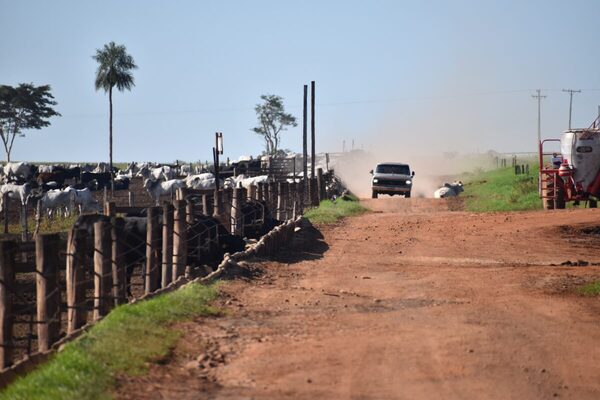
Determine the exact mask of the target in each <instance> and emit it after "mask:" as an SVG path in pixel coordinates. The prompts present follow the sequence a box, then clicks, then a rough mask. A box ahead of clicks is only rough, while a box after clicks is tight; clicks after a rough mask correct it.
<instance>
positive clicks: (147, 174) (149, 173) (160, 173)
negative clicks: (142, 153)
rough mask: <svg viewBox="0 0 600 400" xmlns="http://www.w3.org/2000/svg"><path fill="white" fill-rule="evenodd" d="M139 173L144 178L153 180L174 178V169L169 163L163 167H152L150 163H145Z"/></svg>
mask: <svg viewBox="0 0 600 400" xmlns="http://www.w3.org/2000/svg"><path fill="white" fill-rule="evenodd" d="M137 175H138V176H141V177H142V178H144V179H150V180H153V181H162V180H164V181H168V180H171V179H173V171H172V169H171V167H169V166H168V165H164V166H162V167H157V168H152V167H150V166H149V165H144V166H143V167H142V168H140V170H139V172H138V173H137Z"/></svg>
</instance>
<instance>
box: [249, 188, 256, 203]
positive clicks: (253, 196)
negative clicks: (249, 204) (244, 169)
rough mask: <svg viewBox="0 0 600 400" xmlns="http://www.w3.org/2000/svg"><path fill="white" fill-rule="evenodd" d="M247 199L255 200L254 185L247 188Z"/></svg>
mask: <svg viewBox="0 0 600 400" xmlns="http://www.w3.org/2000/svg"><path fill="white" fill-rule="evenodd" d="M248 198H249V199H252V200H256V185H250V186H249V187H248Z"/></svg>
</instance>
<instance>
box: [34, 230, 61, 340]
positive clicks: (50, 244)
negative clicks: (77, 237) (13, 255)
mask: <svg viewBox="0 0 600 400" xmlns="http://www.w3.org/2000/svg"><path fill="white" fill-rule="evenodd" d="M59 242H60V240H59V235H58V234H56V233H52V234H46V235H38V236H37V238H36V241H35V243H36V249H35V253H36V300H37V321H38V325H37V328H38V329H37V332H38V350H39V351H46V350H48V349H49V348H50V346H52V344H54V342H56V341H57V340H58V338H59V334H60V301H61V300H60V287H59V268H58V264H59V257H58V246H59Z"/></svg>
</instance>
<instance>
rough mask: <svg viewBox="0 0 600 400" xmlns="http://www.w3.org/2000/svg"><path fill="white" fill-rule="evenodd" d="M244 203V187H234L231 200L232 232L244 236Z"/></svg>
mask: <svg viewBox="0 0 600 400" xmlns="http://www.w3.org/2000/svg"><path fill="white" fill-rule="evenodd" d="M243 204H244V189H242V188H235V189H233V199H232V201H231V234H232V235H238V236H244V215H243V214H242V206H243Z"/></svg>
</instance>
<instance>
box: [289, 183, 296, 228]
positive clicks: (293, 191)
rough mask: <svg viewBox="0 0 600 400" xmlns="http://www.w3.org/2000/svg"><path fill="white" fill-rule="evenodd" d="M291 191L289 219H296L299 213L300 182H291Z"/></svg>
mask: <svg viewBox="0 0 600 400" xmlns="http://www.w3.org/2000/svg"><path fill="white" fill-rule="evenodd" d="M289 189H290V190H289V191H290V207H289V209H290V214H288V219H290V218H293V219H296V216H297V214H298V184H297V183H296V181H294V182H292V183H290V184H289Z"/></svg>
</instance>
